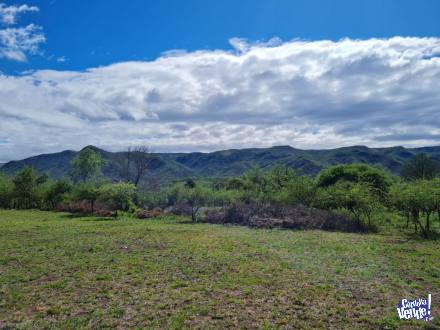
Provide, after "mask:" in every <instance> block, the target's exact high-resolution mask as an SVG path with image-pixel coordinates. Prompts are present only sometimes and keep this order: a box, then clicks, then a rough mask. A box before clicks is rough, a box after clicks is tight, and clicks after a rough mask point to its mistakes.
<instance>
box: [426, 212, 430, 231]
mask: <svg viewBox="0 0 440 330" xmlns="http://www.w3.org/2000/svg"><path fill="white" fill-rule="evenodd" d="M430 215H431V212H426V231H427V232H429V231H430V223H429V216H430Z"/></svg>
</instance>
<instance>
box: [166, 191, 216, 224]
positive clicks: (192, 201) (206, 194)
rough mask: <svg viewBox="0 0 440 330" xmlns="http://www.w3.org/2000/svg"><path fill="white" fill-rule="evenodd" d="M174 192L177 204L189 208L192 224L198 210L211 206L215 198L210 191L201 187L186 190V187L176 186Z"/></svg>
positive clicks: (195, 219)
mask: <svg viewBox="0 0 440 330" xmlns="http://www.w3.org/2000/svg"><path fill="white" fill-rule="evenodd" d="M175 191H176V192H177V202H178V203H185V204H188V205H189V206H190V207H191V220H192V222H197V214H198V212H199V210H200V208H201V207H202V206H206V205H209V204H212V203H213V200H214V198H215V195H214V193H213V192H212V190H211V189H209V188H206V187H203V186H196V187H195V188H188V187H187V186H186V185H177V186H176V187H175Z"/></svg>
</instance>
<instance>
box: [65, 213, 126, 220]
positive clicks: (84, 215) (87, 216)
mask: <svg viewBox="0 0 440 330" xmlns="http://www.w3.org/2000/svg"><path fill="white" fill-rule="evenodd" d="M61 218H64V219H82V220H81V221H117V220H119V218H114V217H99V216H96V215H94V214H89V213H69V214H63V215H62V216H61Z"/></svg>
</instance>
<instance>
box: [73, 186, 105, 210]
mask: <svg viewBox="0 0 440 330" xmlns="http://www.w3.org/2000/svg"><path fill="white" fill-rule="evenodd" d="M100 193H101V192H100V189H99V187H98V186H97V185H96V184H93V183H88V182H86V183H82V184H79V185H76V186H75V188H74V189H73V193H72V195H73V196H72V197H73V199H74V200H75V201H78V202H80V201H87V202H88V203H89V204H90V210H91V212H92V213H93V212H94V211H95V202H96V201H97V200H98V199H99V196H100Z"/></svg>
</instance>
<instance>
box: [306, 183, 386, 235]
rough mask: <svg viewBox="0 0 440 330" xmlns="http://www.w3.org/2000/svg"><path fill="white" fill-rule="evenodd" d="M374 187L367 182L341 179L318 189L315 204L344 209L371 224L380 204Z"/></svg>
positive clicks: (322, 206) (324, 207)
mask: <svg viewBox="0 0 440 330" xmlns="http://www.w3.org/2000/svg"><path fill="white" fill-rule="evenodd" d="M372 190H373V188H372V187H371V186H369V185H368V184H365V183H351V182H347V181H341V182H338V183H337V184H334V185H332V186H329V187H327V188H320V189H319V190H318V194H317V198H316V200H315V201H314V205H315V206H317V207H319V208H323V209H333V210H338V209H344V210H346V211H348V212H350V213H351V214H352V215H353V217H354V218H355V219H356V220H358V221H361V220H366V221H367V222H368V225H370V226H371V216H372V213H373V211H374V210H375V209H377V208H378V207H379V206H380V203H379V201H378V198H377V196H376V195H375V193H374V192H373V191H372Z"/></svg>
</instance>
